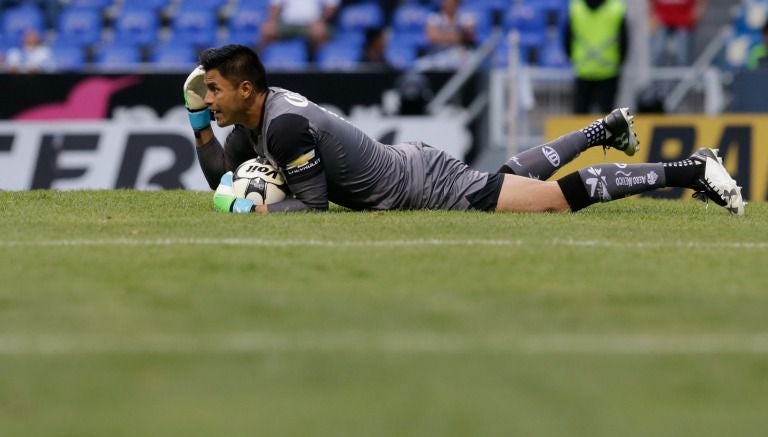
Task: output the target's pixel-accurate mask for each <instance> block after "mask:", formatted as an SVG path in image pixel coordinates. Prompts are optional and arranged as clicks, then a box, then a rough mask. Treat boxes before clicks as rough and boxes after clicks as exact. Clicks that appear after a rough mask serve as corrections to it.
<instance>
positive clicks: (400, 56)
mask: <svg viewBox="0 0 768 437" xmlns="http://www.w3.org/2000/svg"><path fill="white" fill-rule="evenodd" d="M417 54H418V50H417V48H416V47H415V46H413V45H411V46H408V45H404V44H403V45H401V44H393V43H392V40H390V43H389V44H387V47H386V49H384V58H385V59H386V60H387V63H389V65H391V66H392V67H393V68H396V69H398V70H407V69H409V68H411V67H413V65H414V64H415V62H416V58H417Z"/></svg>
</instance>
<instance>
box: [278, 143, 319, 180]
mask: <svg viewBox="0 0 768 437" xmlns="http://www.w3.org/2000/svg"><path fill="white" fill-rule="evenodd" d="M320 172H322V168H321V166H320V156H318V155H317V154H316V153H315V150H314V149H312V150H310V151H309V152H307V153H305V154H303V155H301V156H299V157H298V158H296V159H294V160H293V161H291V162H289V163H288V165H287V166H286V167H285V177H286V178H287V179H289V180H290V181H292V182H298V181H302V180H305V179H309V178H311V177H313V176H315V175H318V174H320Z"/></svg>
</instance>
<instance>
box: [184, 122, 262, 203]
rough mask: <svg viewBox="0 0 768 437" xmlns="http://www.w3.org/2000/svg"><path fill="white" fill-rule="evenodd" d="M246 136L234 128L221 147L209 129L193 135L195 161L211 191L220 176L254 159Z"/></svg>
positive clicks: (242, 130) (242, 131) (243, 130)
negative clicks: (197, 162)
mask: <svg viewBox="0 0 768 437" xmlns="http://www.w3.org/2000/svg"><path fill="white" fill-rule="evenodd" d="M247 135H248V134H247V131H246V130H245V129H244V128H241V127H235V129H234V130H233V131H232V132H231V133H230V134H229V136H228V137H227V139H226V141H225V144H226V146H225V147H222V146H221V143H219V140H218V139H217V138H216V136H215V135H213V130H212V129H211V128H210V127H208V128H206V129H203V130H201V131H197V132H196V133H195V144H196V146H197V147H196V150H197V160H198V161H199V162H200V168H201V169H202V170H203V174H204V175H205V180H206V181H208V185H209V186H210V187H211V189H216V186H217V185H218V183H219V180H220V179H221V175H223V174H224V173H226V172H228V171H234V170H235V168H237V166H238V165H240V164H241V163H243V162H245V161H247V160H249V159H251V158H255V157H256V152H255V151H254V150H253V148H251V146H250V142H249V141H248V138H247Z"/></svg>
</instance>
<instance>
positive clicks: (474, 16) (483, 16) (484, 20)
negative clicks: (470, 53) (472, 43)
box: [459, 2, 493, 42]
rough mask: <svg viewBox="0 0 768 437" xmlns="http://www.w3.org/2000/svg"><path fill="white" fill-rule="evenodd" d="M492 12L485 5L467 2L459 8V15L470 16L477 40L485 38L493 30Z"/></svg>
mask: <svg viewBox="0 0 768 437" xmlns="http://www.w3.org/2000/svg"><path fill="white" fill-rule="evenodd" d="M492 13H493V12H492V11H491V9H489V8H488V7H486V6H482V5H479V4H474V3H469V2H468V4H467V5H466V6H462V7H461V8H460V9H459V16H460V17H462V18H463V17H470V18H471V20H472V21H473V22H474V23H475V37H476V40H477V41H478V42H481V41H483V40H485V39H486V38H488V37H489V36H490V35H491V32H493V18H492Z"/></svg>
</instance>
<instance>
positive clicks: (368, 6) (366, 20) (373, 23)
mask: <svg viewBox="0 0 768 437" xmlns="http://www.w3.org/2000/svg"><path fill="white" fill-rule="evenodd" d="M338 25H339V27H340V28H341V29H343V30H352V29H356V30H365V29H371V28H376V27H381V26H383V25H384V13H383V12H382V10H381V6H379V4H378V3H374V2H365V3H355V4H350V5H347V6H345V7H344V8H343V9H342V10H341V12H340V13H339V20H338Z"/></svg>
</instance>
